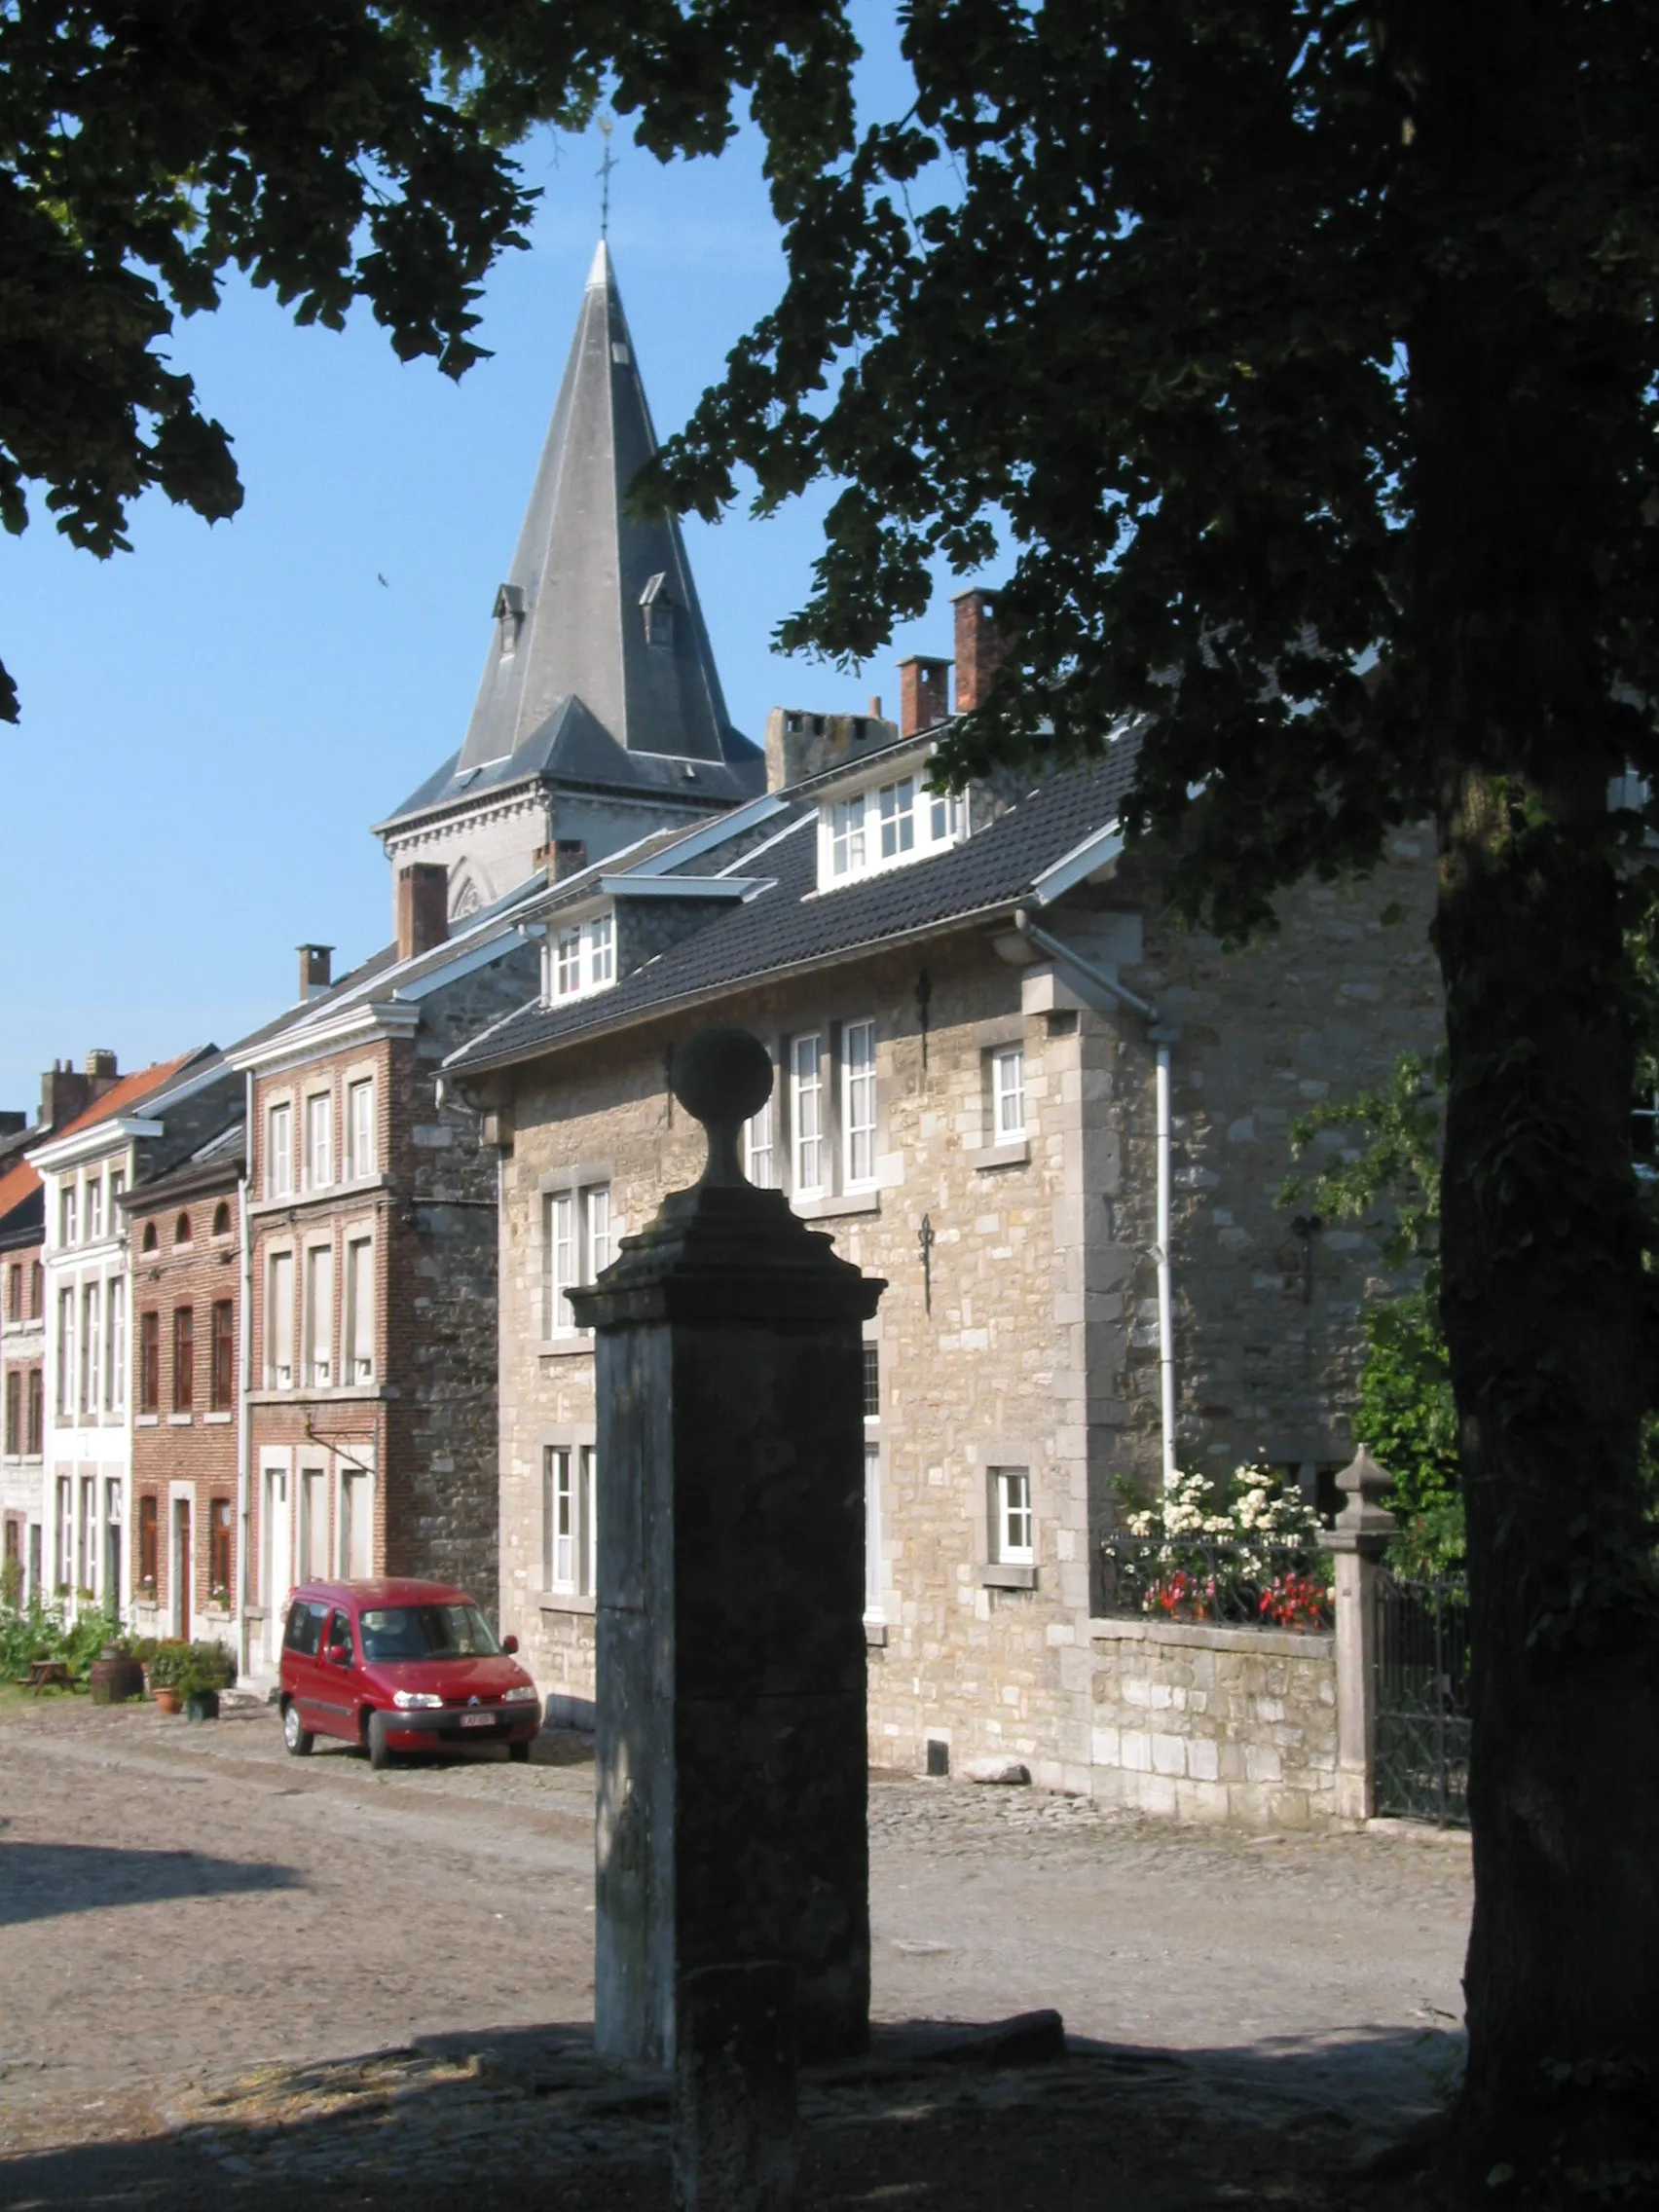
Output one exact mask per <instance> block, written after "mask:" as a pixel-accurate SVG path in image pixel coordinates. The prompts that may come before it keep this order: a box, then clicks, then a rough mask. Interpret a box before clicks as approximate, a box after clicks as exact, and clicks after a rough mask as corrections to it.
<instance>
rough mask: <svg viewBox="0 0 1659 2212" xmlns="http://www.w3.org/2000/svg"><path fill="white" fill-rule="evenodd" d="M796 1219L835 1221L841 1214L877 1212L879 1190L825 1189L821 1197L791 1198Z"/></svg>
mask: <svg viewBox="0 0 1659 2212" xmlns="http://www.w3.org/2000/svg"><path fill="white" fill-rule="evenodd" d="M791 1204H792V1205H793V1209H794V1214H795V1218H796V1220H797V1221H835V1220H838V1219H839V1218H840V1216H841V1215H842V1214H853V1213H879V1212H880V1211H881V1193H880V1192H879V1191H827V1192H826V1193H825V1194H824V1196H823V1197H822V1198H794V1199H792V1200H791Z"/></svg>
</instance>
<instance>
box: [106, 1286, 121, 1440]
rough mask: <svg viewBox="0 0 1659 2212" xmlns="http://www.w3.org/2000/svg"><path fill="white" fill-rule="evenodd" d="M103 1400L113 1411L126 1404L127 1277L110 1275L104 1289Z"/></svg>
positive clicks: (117, 1412) (116, 1411) (117, 1410)
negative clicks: (105, 1343) (105, 1342)
mask: <svg viewBox="0 0 1659 2212" xmlns="http://www.w3.org/2000/svg"><path fill="white" fill-rule="evenodd" d="M104 1334H105V1337H106V1338H107V1340H108V1343H107V1347H106V1352H105V1358H104V1393H105V1395H104V1403H105V1404H106V1405H107V1406H108V1408H109V1410H110V1412H111V1413H112V1414H119V1413H123V1412H125V1411H126V1407H127V1277H126V1276H125V1275H111V1276H110V1277H109V1278H108V1281H107V1284H106V1287H105V1290H104Z"/></svg>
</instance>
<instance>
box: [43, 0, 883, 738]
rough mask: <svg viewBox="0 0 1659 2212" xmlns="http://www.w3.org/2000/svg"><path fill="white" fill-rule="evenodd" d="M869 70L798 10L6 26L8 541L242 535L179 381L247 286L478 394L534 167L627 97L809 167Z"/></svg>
mask: <svg viewBox="0 0 1659 2212" xmlns="http://www.w3.org/2000/svg"><path fill="white" fill-rule="evenodd" d="M852 51H853V49H852V45H851V40H850V36H849V34H848V32H847V30H846V27H845V24H844V23H843V22H842V21H841V19H840V18H839V15H838V13H837V12H836V11H834V10H830V11H824V10H821V9H817V8H810V7H807V6H805V5H794V4H793V0H783V4H778V5H772V4H767V0H759V4H756V5H746V6H744V7H741V8H734V7H730V6H719V5H717V6H712V7H706V8H705V7H699V8H697V9H695V10H693V11H690V12H688V13H682V10H681V9H680V8H678V7H676V6H674V5H673V4H672V0H620V4H617V5H609V4H602V0H569V4H565V5H560V6H556V7H555V6H528V5H516V4H515V5H508V4H506V0H465V4H464V5H463V4H462V0H416V4H412V5H407V6H399V5H393V4H387V5H381V6H377V5H371V4H367V0H75V4H70V5H65V4H64V0H0V524H4V526H5V528H6V529H7V530H8V531H10V532H12V533H14V534H17V533H18V532H21V531H22V530H23V529H24V528H25V527H26V524H27V522H28V519H29V487H30V485H31V484H35V485H38V486H40V487H41V488H42V491H43V496H44V504H45V507H46V510H47V512H48V513H49V514H51V515H52V516H53V517H54V518H55V526H56V528H57V529H58V530H60V531H61V532H62V533H63V535H65V536H66V537H68V538H69V540H70V541H71V543H73V544H75V545H77V546H80V547H83V548H85V549H86V550H87V551H89V552H92V553H94V554H97V555H100V556H105V555H108V554H110V553H112V552H115V551H118V550H122V551H125V550H127V549H128V547H129V538H128V535H127V527H128V514H129V509H130V507H131V505H132V502H133V501H134V500H135V499H136V498H139V497H140V496H141V495H142V494H143V493H144V492H145V491H146V490H148V489H149V488H150V487H152V486H154V487H156V488H158V489H160V490H161V491H162V492H163V493H165V494H166V497H167V498H171V499H174V500H177V501H179V502H181V503H182V504H184V505H186V506H189V507H192V508H194V509H195V510H196V512H197V513H198V514H200V515H203V517H205V518H206V520H208V521H209V522H214V521H219V520H221V519H223V518H224V517H226V516H229V515H232V514H234V513H235V512H236V511H237V508H238V507H239V506H240V502H241V498H242V491H241V486H240V482H239V480H238V476H237V471H236V466H235V463H234V461H233V460H232V455H231V437H230V433H229V431H228V430H227V429H226V427H225V425H224V424H221V423H219V422H217V421H215V420H214V419H213V418H212V417H210V416H209V415H207V414H206V413H204V412H203V408H202V406H201V404H200V400H199V396H198V393H197V391H196V388H195V385H194V383H193V381H192V379H191V378H190V377H189V376H187V375H185V374H184V373H183V372H182V371H180V370H178V369H176V368H174V367H173V366H172V365H171V363H170V359H169V354H168V340H169V339H170V337H171V335H172V332H173V329H174V326H175V322H176V319H177V318H178V317H179V316H181V315H191V314H197V313H202V312H203V311H204V310H208V309H211V308H212V307H214V306H215V305H216V304H217V302H218V298H219V293H220V286H221V284H222V282H223V280H224V276H225V274H226V272H227V271H228V270H231V269H236V270H240V272H241V273H242V274H243V275H244V276H247V277H248V278H249V279H250V280H251V281H252V282H253V283H255V284H257V285H260V286H263V287H266V288H268V289H270V290H271V291H273V292H274V293H275V294H276V298H277V299H278V300H279V301H280V302H281V304H282V305H283V306H284V307H287V308H289V309H291V310H292V312H293V313H294V315H295V318H296V319H297V320H298V321H300V322H302V323H311V322H317V323H322V324H324V325H325V326H327V327H329V328H331V329H339V328H340V327H341V326H342V325H343V323H344V321H345V318H346V315H347V313H348V312H349V310H350V307H351V306H352V304H353V303H354V302H357V301H361V302H364V303H365V304H366V305H367V306H368V307H369V309H370V310H371V312H372V313H373V314H374V316H375V317H376V319H377V320H378V321H379V322H380V323H381V324H382V325H383V326H384V327H385V329H386V331H387V336H388V338H389V339H390V342H391V344H392V346H393V348H394V349H395V350H396V352H397V354H398V356H399V358H400V359H403V360H406V361H408V360H414V359H417V358H419V357H421V356H423V355H427V356H430V357H432V358H433V359H434V360H435V361H436V362H437V364H438V366H439V367H440V368H441V369H442V370H443V372H444V373H445V374H446V375H448V376H456V377H459V376H460V375H461V374H462V373H463V372H464V371H465V370H466V369H467V368H468V367H469V366H470V365H471V363H472V362H474V361H475V360H477V359H478V358H479V357H480V353H481V351H482V349H481V347H480V345H479V343H478V339H477V336H476V332H477V328H478V320H479V318H478V313H477V302H478V296H479V290H480V287H481V284H482V280H483V278H484V276H485V275H486V273H487V272H488V270H489V268H490V265H491V263H492V262H493V261H494V259H495V258H496V256H497V255H498V253H500V252H501V251H502V250H503V249H506V248H509V247H512V246H516V245H520V244H522V243H523V242H524V240H523V230H522V226H523V224H524V221H525V219H526V217H527V216H528V214H529V212H530V209H531V205H532V203H533V201H534V199H535V194H534V193H533V192H532V191H531V190H530V189H529V188H528V187H527V186H526V184H525V182H524V179H523V176H522V173H521V171H520V169H519V167H518V166H517V164H516V163H515V161H514V159H513V158H512V154H511V152H510V146H511V144H512V142H513V141H515V140H516V139H518V138H520V137H522V136H523V135H524V134H525V133H526V132H527V131H529V130H530V129H533V128H534V127H535V126H536V125H538V124H544V123H555V124H559V125H564V126H572V127H573V126H578V125H580V124H581V123H582V122H583V121H584V120H585V119H586V118H587V117H588V116H589V115H590V114H591V113H592V111H593V108H594V106H595V104H596V102H597V100H598V98H599V96H600V92H601V89H602V86H604V85H605V84H607V83H608V84H609V85H610V87H611V89H612V91H613V94H614V96H615V98H616V100H617V102H618V104H619V105H621V106H622V107H624V108H626V109H628V110H630V111H636V110H637V111H638V112H639V114H640V117H641V132H642V136H643V137H644V139H645V142H646V143H647V144H648V145H649V146H650V147H651V149H652V150H653V151H655V152H657V153H658V154H660V155H662V156H664V157H665V158H666V156H667V155H669V154H670V153H673V152H677V151H680V152H689V153H711V152H718V151H719V147H720V146H721V145H722V144H723V143H724V142H725V140H726V138H727V137H728V136H729V135H730V132H731V130H732V129H733V128H734V125H733V115H732V111H733V102H734V99H735V97H736V96H737V94H738V92H739V91H740V90H741V89H745V88H748V89H750V90H752V92H753V96H754V102H755V106H756V112H757V113H758V114H760V115H761V116H762V118H763V119H764V121H765V123H766V126H767V128H768V129H770V130H771V131H772V133H773V135H774V136H775V138H776V139H777V140H778V142H779V143H780V145H783V146H787V147H789V148H790V149H791V157H790V158H791V159H793V158H798V154H797V152H796V150H797V149H798V150H809V149H813V148H816V147H817V146H818V144H819V143H820V136H821V130H822V129H823V127H824V125H825V124H826V122H827V121H832V119H833V102H832V101H831V103H830V110H829V111H828V112H827V111H826V110H825V109H824V107H823V105H822V103H821V102H820V101H819V100H818V99H817V97H816V95H815V94H814V93H813V92H812V90H811V88H812V87H813V86H815V85H816V84H818V83H820V82H823V83H832V82H833V81H834V80H835V79H836V77H837V74H838V75H839V79H840V81H841V83H842V85H843V87H844V85H845V82H846V67H845V64H846V59H847V57H848V56H849V55H850V54H851V52H852ZM787 166H789V164H788V161H785V160H780V161H779V162H775V163H774V164H773V168H774V172H775V173H778V174H781V172H782V170H783V169H784V168H786V167H787ZM17 716H18V698H17V693H16V689H15V687H14V685H13V683H12V682H11V680H10V678H9V677H8V676H7V675H6V673H5V670H4V669H3V668H0V719H8V720H15V719H17Z"/></svg>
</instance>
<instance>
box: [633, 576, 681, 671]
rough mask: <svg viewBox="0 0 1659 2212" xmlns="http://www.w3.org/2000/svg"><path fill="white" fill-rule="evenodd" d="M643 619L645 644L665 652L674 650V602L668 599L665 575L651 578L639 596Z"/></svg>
mask: <svg viewBox="0 0 1659 2212" xmlns="http://www.w3.org/2000/svg"><path fill="white" fill-rule="evenodd" d="M640 606H641V608H642V609H643V610H644V613H645V643H646V645H655V646H658V647H660V648H661V649H663V650H665V651H669V652H672V651H673V649H674V601H673V600H672V599H671V598H670V597H669V592H668V577H667V575H666V574H661V573H659V574H657V575H654V576H652V578H651V580H650V582H649V583H648V584H646V586H645V590H644V591H643V592H641V594H640Z"/></svg>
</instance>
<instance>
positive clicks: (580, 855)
mask: <svg viewBox="0 0 1659 2212" xmlns="http://www.w3.org/2000/svg"><path fill="white" fill-rule="evenodd" d="M587 865H588V857H587V844H586V841H585V839H583V838H581V837H560V838H558V839H557V840H556V841H555V843H554V846H553V852H552V856H551V859H550V862H549V866H548V874H547V880H548V882H549V883H565V882H567V881H569V879H570V878H571V876H572V875H580V873H581V872H582V870H583V868H584V867H586V866H587Z"/></svg>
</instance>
